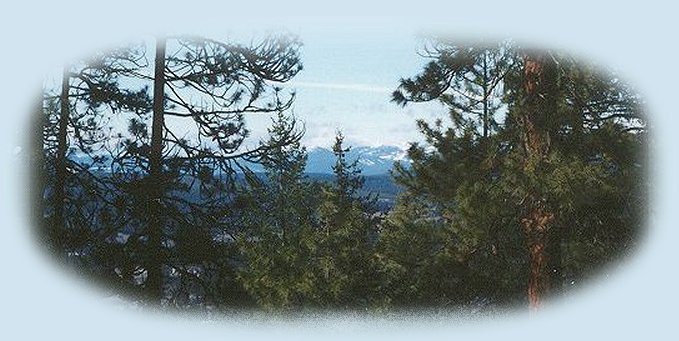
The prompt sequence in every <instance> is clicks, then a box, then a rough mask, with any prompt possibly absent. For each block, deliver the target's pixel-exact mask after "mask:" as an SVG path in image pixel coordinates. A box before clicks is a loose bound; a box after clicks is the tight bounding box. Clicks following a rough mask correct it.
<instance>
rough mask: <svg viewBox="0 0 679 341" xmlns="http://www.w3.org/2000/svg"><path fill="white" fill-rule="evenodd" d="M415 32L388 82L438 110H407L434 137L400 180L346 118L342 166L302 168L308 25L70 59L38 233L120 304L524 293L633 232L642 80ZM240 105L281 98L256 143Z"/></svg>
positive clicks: (424, 304) (583, 274)
mask: <svg viewBox="0 0 679 341" xmlns="http://www.w3.org/2000/svg"><path fill="white" fill-rule="evenodd" d="M423 44H424V45H423V46H421V52H420V54H421V56H422V58H423V59H424V60H426V64H425V66H424V68H423V69H422V70H421V71H420V72H419V73H418V74H415V75H403V78H402V80H401V81H400V83H398V84H394V85H393V89H394V92H393V93H392V95H391V96H386V97H387V98H385V101H391V102H392V103H393V105H394V107H397V106H413V108H414V109H417V106H416V104H415V103H418V102H430V101H433V102H439V103H441V104H442V105H444V106H445V107H446V108H447V110H448V115H447V117H441V119H439V120H437V121H436V122H434V123H427V122H425V121H418V122H417V126H418V127H419V130H420V132H421V134H422V136H423V137H424V141H426V142H422V143H411V144H410V148H409V149H408V158H409V160H410V163H409V164H408V166H407V167H406V166H404V164H401V163H396V164H394V167H393V169H392V171H391V174H390V175H389V178H387V177H368V178H366V177H364V176H362V175H361V169H360V166H359V163H358V162H357V160H353V159H350V158H348V157H347V153H348V151H349V150H350V149H351V148H352V146H347V145H346V143H345V141H344V136H343V135H342V133H341V132H339V131H338V133H337V135H336V136H334V137H332V136H329V137H328V139H329V140H331V141H329V142H332V141H334V146H333V149H332V150H333V153H334V156H335V162H334V166H333V167H332V174H329V175H323V176H319V175H313V174H308V173H306V172H305V167H306V162H307V151H306V149H305V147H304V146H302V144H301V142H300V140H301V139H302V137H303V136H304V129H303V125H302V124H301V122H299V121H298V119H297V118H296V117H295V116H294V115H292V113H291V110H290V108H291V106H292V105H293V103H294V100H295V94H294V92H293V91H291V90H289V89H288V88H287V87H285V86H284V85H285V83H286V82H288V81H290V80H292V79H293V78H294V77H295V76H296V74H298V72H300V70H301V69H302V62H303V60H301V54H300V49H301V48H302V42H301V40H300V39H299V38H298V37H295V36H290V35H273V36H269V37H264V38H262V39H260V40H259V41H257V40H253V42H252V43H250V44H249V45H245V44H239V43H236V42H232V41H218V40H213V39H209V38H202V37H184V36H166V37H157V38H154V39H153V42H152V43H149V42H146V43H140V44H137V45H130V46H125V47H121V48H119V49H115V50H110V51H104V52H100V53H97V54H95V55H93V56H91V57H90V58H87V59H83V60H77V61H73V62H72V63H70V64H69V65H66V66H64V68H63V70H62V71H61V72H60V75H59V77H58V80H57V81H56V82H45V84H46V85H45V87H44V88H43V92H42V98H41V100H40V101H39V104H38V105H36V108H35V114H34V116H33V117H34V125H33V127H34V128H35V129H34V130H33V131H32V133H31V136H30V137H31V140H32V141H33V143H34V148H33V152H32V154H31V167H32V171H33V174H34V175H33V177H32V178H33V180H34V182H33V187H32V189H33V190H32V196H31V200H32V203H31V204H32V206H31V207H33V210H34V211H33V214H34V217H35V227H36V229H35V231H36V236H37V237H38V238H39V239H40V241H41V243H42V245H43V246H44V247H45V248H46V249H47V250H49V252H50V254H51V255H52V256H53V257H54V258H56V259H57V260H58V261H60V262H62V263H64V264H66V265H68V266H69V267H70V268H72V269H73V270H74V271H75V272H77V273H78V274H79V275H82V276H84V278H87V279H90V280H91V281H93V282H96V283H97V284H98V285H101V286H102V287H104V288H106V289H107V290H111V292H112V293H115V294H119V295H121V296H123V297H125V298H126V299H127V300H130V301H134V302H138V303H140V304H144V305H148V306H152V307H156V308H157V307H162V308H165V309H170V308H171V309H210V310H215V309H216V310H220V309H223V310H228V309H234V308H236V309H255V310H261V311H267V312H272V311H299V310H302V309H325V310H332V311H337V310H352V311H376V312H383V311H398V310H400V309H416V308H427V309H435V310H441V311H445V310H452V309H463V310H464V309H474V310H475V311H479V310H481V311H491V310H493V309H497V308H504V307H509V306H518V307H525V308H526V309H531V310H533V311H534V310H538V309H539V308H540V307H541V306H542V305H543V304H544V302H545V301H546V300H549V299H555V298H557V297H559V296H561V295H563V294H564V293H566V292H568V291H571V290H573V289H574V288H578V287H579V286H580V285H581V283H583V282H584V283H586V281H587V279H589V278H592V277H593V276H597V275H599V274H601V273H602V272H603V271H609V270H607V268H606V266H607V265H610V264H611V262H612V261H614V260H619V259H621V258H623V257H625V256H627V255H628V254H629V253H630V252H631V251H633V250H634V249H635V248H636V246H637V245H638V243H639V242H640V235H641V232H642V231H643V229H644V223H645V221H644V219H645V216H646V207H647V201H648V194H647V187H648V186H647V181H646V171H647V168H648V167H647V163H646V156H645V155H646V151H645V146H646V139H647V127H646V121H645V118H644V112H643V109H644V108H643V101H642V99H641V98H640V97H639V95H638V94H637V93H635V92H634V90H633V89H631V88H630V87H629V86H628V85H626V84H624V83H623V82H622V81H621V80H620V78H619V76H618V75H616V74H615V73H614V72H611V71H607V70H605V69H604V68H599V67H596V66H594V65H590V64H586V63H580V62H578V61H577V60H575V59H573V58H572V57H570V56H568V55H565V54H562V53H559V52H555V51H547V50H533V49H525V48H523V47H521V46H519V45H518V44H516V43H515V42H513V41H500V42H496V43H482V44H460V43H458V42H456V41H453V40H449V39H444V38H438V37H431V38H429V39H427V40H426V41H424V43H423ZM52 83H54V84H52ZM248 115H268V116H270V117H271V124H270V127H269V129H268V136H267V138H265V139H262V141H260V142H259V144H258V145H257V146H254V147H252V146H246V144H245V141H246V138H247V137H248V136H249V130H248V122H247V119H246V116H248ZM178 127H182V128H178ZM253 164H256V165H258V167H260V168H259V169H261V170H262V171H257V172H255V171H253V170H251V167H250V165H253ZM366 182H368V185H366Z"/></svg>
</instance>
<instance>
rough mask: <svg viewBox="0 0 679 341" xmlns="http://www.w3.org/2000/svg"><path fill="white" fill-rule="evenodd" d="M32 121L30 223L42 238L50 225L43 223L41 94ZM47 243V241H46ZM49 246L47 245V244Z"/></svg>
mask: <svg viewBox="0 0 679 341" xmlns="http://www.w3.org/2000/svg"><path fill="white" fill-rule="evenodd" d="M35 104H36V106H35V109H34V110H35V111H34V113H33V115H35V116H34V117H33V120H32V121H31V125H30V129H31V133H32V135H31V141H30V155H29V167H30V170H31V179H30V181H31V184H30V188H31V191H32V193H31V200H33V202H32V203H31V216H32V217H31V218H32V219H33V221H32V223H33V224H35V227H36V228H38V229H39V230H40V232H41V235H42V236H43V238H44V237H49V236H50V229H51V226H50V224H46V223H45V218H44V215H45V187H46V184H47V179H48V174H47V167H46V164H45V135H44V134H45V111H44V109H43V105H44V98H43V93H41V94H40V98H39V99H38V101H36V103H35ZM48 241H49V240H48ZM48 245H49V244H48Z"/></svg>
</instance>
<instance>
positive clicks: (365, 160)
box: [250, 146, 410, 176]
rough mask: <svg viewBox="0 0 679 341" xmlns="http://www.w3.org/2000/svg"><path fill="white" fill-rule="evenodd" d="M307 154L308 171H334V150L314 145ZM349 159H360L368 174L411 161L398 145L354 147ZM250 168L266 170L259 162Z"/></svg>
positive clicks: (384, 171)
mask: <svg viewBox="0 0 679 341" xmlns="http://www.w3.org/2000/svg"><path fill="white" fill-rule="evenodd" d="M307 155H308V159H307V166H306V169H305V171H306V173H314V174H331V173H332V166H333V165H335V154H333V152H332V150H330V149H327V148H323V147H313V148H310V149H308V150H307ZM347 159H348V161H349V162H353V161H354V160H358V165H359V167H360V168H361V174H363V175H366V176H369V175H380V174H388V173H389V171H390V170H391V169H392V168H393V167H394V163H396V162H398V163H401V164H404V165H408V164H409V163H410V162H409V160H408V157H407V153H406V151H405V150H404V149H402V148H400V147H397V146H379V147H367V146H359V147H353V148H351V150H350V151H349V152H348V153H347ZM250 168H251V169H252V170H253V171H254V172H257V173H259V172H263V171H264V169H263V168H262V166H261V165H257V164H251V165H250Z"/></svg>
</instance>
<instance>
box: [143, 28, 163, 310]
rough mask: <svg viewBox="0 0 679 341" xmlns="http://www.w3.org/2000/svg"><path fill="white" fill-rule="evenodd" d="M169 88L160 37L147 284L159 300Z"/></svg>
mask: <svg viewBox="0 0 679 341" xmlns="http://www.w3.org/2000/svg"><path fill="white" fill-rule="evenodd" d="M164 90H165V38H164V37H158V38H157V39H156V56H155V70H154V81H153V121H152V126H151V149H150V152H149V181H148V185H149V201H150V202H149V206H148V207H149V226H148V227H149V231H148V233H147V234H148V246H147V247H148V252H149V258H148V268H147V276H148V277H147V278H146V283H145V287H146V290H147V292H148V294H149V296H150V299H151V300H157V303H158V304H161V303H162V300H163V272H162V271H163V255H162V250H163V247H162V242H163V241H162V237H163V231H162V230H163V222H162V196H163V193H164V190H163V187H164V181H163V169H162V167H163V160H162V158H163V125H164V113H165V107H164V102H165V100H164Z"/></svg>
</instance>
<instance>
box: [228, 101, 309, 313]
mask: <svg viewBox="0 0 679 341" xmlns="http://www.w3.org/2000/svg"><path fill="white" fill-rule="evenodd" d="M295 126H296V121H295V120H294V118H286V117H285V116H284V115H283V114H282V113H279V114H278V115H277V117H276V120H275V121H274V125H273V127H272V128H271V129H270V130H269V135H270V138H269V141H267V142H266V143H265V144H266V145H269V146H276V147H274V148H273V149H272V150H271V152H270V153H268V154H267V155H265V156H264V157H263V158H262V165H263V166H264V170H265V178H264V179H260V178H259V177H258V175H257V174H253V173H250V174H249V176H248V184H249V187H248V188H246V192H245V193H243V194H242V197H241V198H240V199H239V200H240V201H241V202H245V203H246V204H244V205H243V210H242V212H241V213H240V216H241V217H240V219H239V220H240V223H241V225H242V227H241V232H240V233H239V235H238V237H237V240H238V246H239V249H240V252H241V254H242V257H243V266H242V267H241V268H240V269H239V273H238V278H239V282H240V283H241V285H242V286H243V287H244V288H245V290H246V291H247V292H248V293H249V294H250V295H251V297H253V298H254V300H255V301H256V302H257V304H258V305H259V306H260V307H262V308H264V309H267V310H273V309H290V308H300V307H309V306H312V305H313V304H314V302H316V299H317V298H316V297H317V293H316V288H315V285H316V280H317V278H316V273H315V271H314V254H315V252H316V248H317V246H316V243H315V240H314V233H315V231H316V230H317V228H318V218H317V216H316V210H317V206H318V202H319V198H318V195H317V193H318V187H317V186H316V185H314V184H311V183H309V182H307V181H306V176H305V175H304V168H305V166H306V158H307V155H306V150H305V148H304V147H301V146H300V143H299V139H300V138H301V136H302V132H301V131H296V128H295ZM290 131H296V133H295V142H293V143H282V142H283V141H284V139H287V138H288V137H287V134H288V133H289V132H290Z"/></svg>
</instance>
